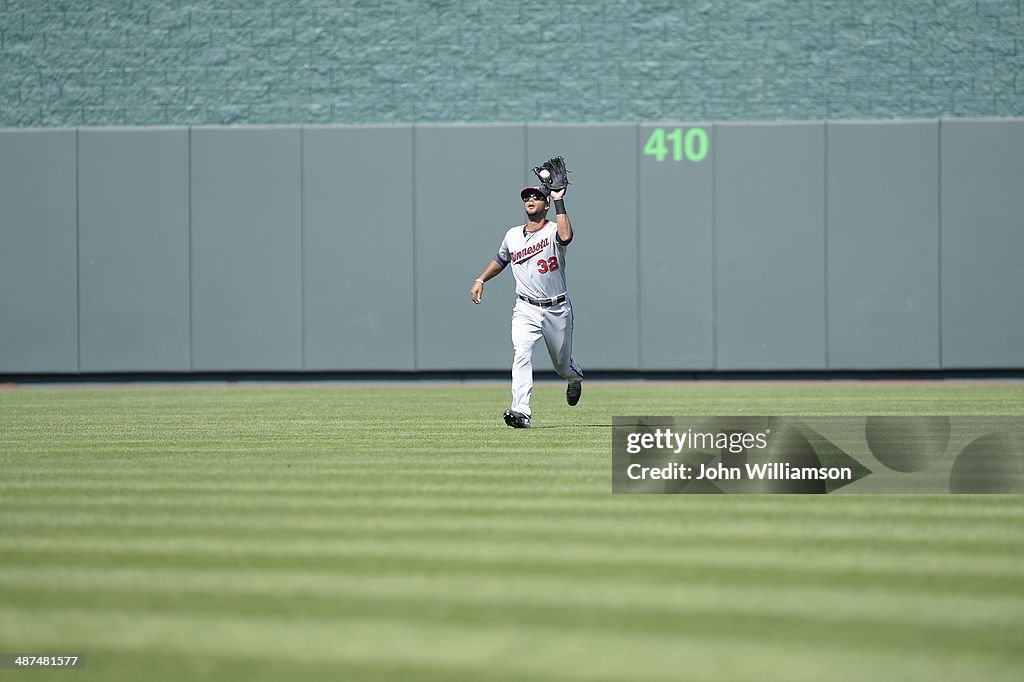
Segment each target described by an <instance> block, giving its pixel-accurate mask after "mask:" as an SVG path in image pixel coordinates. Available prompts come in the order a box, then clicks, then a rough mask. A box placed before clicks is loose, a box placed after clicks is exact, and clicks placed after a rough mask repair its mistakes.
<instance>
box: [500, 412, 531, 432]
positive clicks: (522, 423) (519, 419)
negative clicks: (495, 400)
mask: <svg viewBox="0 0 1024 682" xmlns="http://www.w3.org/2000/svg"><path fill="white" fill-rule="evenodd" d="M505 423H506V424H508V425H509V426H511V427H512V428H513V429H528V428H530V418H529V417H527V416H526V415H525V414H520V413H518V412H513V411H512V410H505Z"/></svg>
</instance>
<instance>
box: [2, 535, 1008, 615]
mask: <svg viewBox="0 0 1024 682" xmlns="http://www.w3.org/2000/svg"><path fill="white" fill-rule="evenodd" d="M12 544H14V543H12ZM4 552H5V562H6V564H5V566H6V567H7V568H8V569H10V570H12V571H15V572H14V573H7V574H5V575H7V576H8V582H9V584H10V585H11V586H17V584H18V582H17V575H18V574H17V571H23V572H24V574H25V575H26V576H27V577H30V578H31V577H34V573H33V572H34V571H35V570H36V569H38V568H40V567H46V566H49V565H52V564H54V563H56V562H57V561H58V560H59V557H60V556H64V557H66V560H67V561H71V562H73V563H74V565H76V566H80V567H82V568H90V569H93V570H100V569H108V568H117V567H125V566H138V567H147V566H158V567H163V568H168V567H177V568H182V569H197V568H213V569H217V568H222V567H231V566H238V567H241V568H243V569H247V570H248V569H253V568H264V569H268V570H269V569H273V570H287V569H290V568H293V567H296V568H297V567H313V566H316V567H322V568H325V569H330V570H333V571H337V574H338V575H339V576H343V575H350V574H352V573H362V572H366V571H368V570H369V571H372V570H373V569H374V568H375V567H379V568H380V570H382V571H385V570H387V571H394V570H402V571H406V570H408V571H413V572H415V573H417V574H428V573H429V574H431V575H451V576H455V575H462V576H467V575H472V574H474V573H485V574H488V575H501V574H503V573H507V572H512V571H514V572H515V573H516V574H518V575H531V576H538V577H539V576H545V575H575V576H577V577H578V578H579V579H580V580H592V581H600V580H604V579H614V578H615V577H616V575H618V574H619V573H622V572H626V573H627V574H628V575H629V576H630V577H631V578H632V579H641V578H642V579H643V580H645V581H649V582H662V581H664V582H673V581H675V580H677V579H687V580H691V581H698V582H703V580H704V578H703V576H707V575H709V574H714V575H716V576H719V577H721V578H722V579H730V580H733V581H736V582H742V581H746V580H753V581H759V582H763V583H764V584H766V585H773V586H776V587H793V586H802V585H835V586H837V587H838V586H842V585H858V586H873V587H876V588H878V589H887V590H892V591H895V592H899V591H925V592H927V591H932V590H934V589H936V588H937V587H939V586H944V589H945V590H946V592H947V594H951V593H955V594H974V595H993V594H994V595H1003V596H1004V597H1005V598H1007V599H1010V598H1013V597H1014V596H1024V582H1022V579H1021V577H1020V570H1019V562H1018V561H1016V560H1015V559H1014V558H1012V557H1005V556H1004V557H992V556H984V555H983V556H980V557H978V556H973V555H972V556H969V557H963V556H953V557H950V558H948V559H944V560H942V561H937V560H934V559H931V560H929V559H928V558H927V555H926V553H924V552H917V553H913V552H907V553H901V554H895V555H891V554H885V553H879V552H877V551H872V548H870V547H854V548H847V549H845V550H834V551H833V550H830V548H813V547H812V548H804V549H802V550H801V549H774V548H773V549H759V550H757V551H753V550H750V549H745V548H743V547H724V546H708V547H700V548H695V549H681V550H680V549H677V550H674V551H663V552H658V551H657V548H643V549H631V548H623V547H616V548H615V552H614V554H609V553H600V552H595V551H593V550H588V549H586V548H585V547H583V546H582V545H577V546H572V545H570V546H565V545H564V544H556V543H555V542H551V543H548V544H540V543H533V544H518V545H501V546H488V545H486V544H484V543H483V542H477V543H476V545H475V546H474V545H470V544H469V543H466V542H452V541H450V540H447V541H441V540H435V541H433V542H429V543H428V542H419V543H417V541H416V540H412V539H403V540H394V539H391V540H387V541H379V542H362V543H352V542H346V543H322V546H320V545H311V544H308V543H307V544H299V543H294V544H293V545H289V544H287V543H281V542H278V543H276V546H275V547H274V548H273V549H268V548H266V547H260V546H257V545H256V543H254V542H251V543H240V542H237V541H235V542H231V541H207V542H201V541H195V540H192V541H185V542H173V541H171V542H163V543H161V542H153V543H150V544H143V543H140V542H136V543H133V544H132V545H131V546H130V547H126V546H124V545H123V543H120V544H119V543H118V542H116V541H106V542H104V541H94V542H92V543H91V544H87V543H80V544H76V543H74V542H71V541H65V542H57V543H52V544H46V543H44V542H35V543H34V542H31V541H24V542H21V543H17V544H16V545H15V546H13V547H11V546H5V547H4ZM915 560H916V564H914V562H915ZM744 561H747V562H750V563H742V562H744ZM911 564H913V568H908V565H911ZM1021 615H1022V616H1024V612H1022V613H1021Z"/></svg>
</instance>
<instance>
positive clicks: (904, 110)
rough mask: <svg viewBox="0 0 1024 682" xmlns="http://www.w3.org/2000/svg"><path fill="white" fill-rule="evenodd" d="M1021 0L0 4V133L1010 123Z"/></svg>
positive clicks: (1017, 99) (1015, 101)
mask: <svg viewBox="0 0 1024 682" xmlns="http://www.w3.org/2000/svg"><path fill="white" fill-rule="evenodd" d="M1021 5H1022V3H1021V0H741V1H737V2H726V1H724V0H717V1H710V0H595V1H587V2H583V1H581V0H568V1H566V2H561V3H556V4H555V5H552V4H551V3H548V2H542V1H539V0H521V1H520V2H492V1H491V0H461V1H449V2H445V1H442V0H432V1H431V0H334V1H329V0H292V1H290V2H281V1H280V0H237V1H234V2H228V1H227V0H207V1H205V2H189V1H188V0H150V1H147V2H141V1H139V0H75V1H74V2H72V1H71V0H0V93H2V96H0V127H27V126H46V127H50V126H52V127H65V126H80V125H86V126H106V125H155V124H171V125H208V124H240V123H251V124H266V123H379V122H421V123H422V122H545V121H548V122H596V121H630V122H632V121H645V120H648V121H650V120H662V119H673V120H750V119H760V120H778V119H822V118H827V119H843V118H846V119H851V118H852V119H888V118H903V117H912V118H920V117H940V116H949V117H968V116H974V117H977V116H996V117H1002V116H1021V115H1024V75H1022V71H1024V69H1022V66H1024V18H1022V7H1021Z"/></svg>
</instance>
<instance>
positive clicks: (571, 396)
mask: <svg viewBox="0 0 1024 682" xmlns="http://www.w3.org/2000/svg"><path fill="white" fill-rule="evenodd" d="M581 395H583V382H582V381H570V382H569V385H568V386H566V388H565V402H567V403H569V404H570V405H572V406H574V407H575V405H576V403H578V402H579V401H580V396H581Z"/></svg>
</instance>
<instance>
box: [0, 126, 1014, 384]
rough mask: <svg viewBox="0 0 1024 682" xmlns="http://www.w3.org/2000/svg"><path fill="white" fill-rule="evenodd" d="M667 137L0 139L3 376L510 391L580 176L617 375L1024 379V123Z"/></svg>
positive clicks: (584, 287) (579, 251) (387, 130)
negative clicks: (136, 375) (906, 374)
mask: <svg viewBox="0 0 1024 682" xmlns="http://www.w3.org/2000/svg"><path fill="white" fill-rule="evenodd" d="M677 125H678V127H679V128H680V129H682V130H687V129H689V128H690V127H691V125H690V124H671V125H665V126H663V127H665V128H667V129H672V128H674V127H676V126H677ZM653 127H654V126H653V125H647V124H645V125H642V126H637V125H631V124H620V125H580V126H559V125H537V126H528V127H527V126H522V125H493V126H488V125H483V126H456V125H453V126H443V125H435V126H414V127H410V126H374V127H345V126H337V127H335V126H324V127H309V128H298V127H266V128H198V129H191V130H189V129H180V128H179V129H154V128H149V129H82V130H79V131H73V130H6V131H0V372H3V373H48V372H49V373H57V372H61V373H74V372H79V371H82V372H107V371H110V372H116V371H124V372H132V371H188V370H196V371H244V370H256V371H263V370H266V371H274V370H303V369H306V370H312V371H315V370H370V371H374V370H379V371H410V370H453V371H463V370H466V371H471V370H478V369H481V370H501V371H506V370H507V369H508V367H509V365H510V363H511V356H512V352H511V341H510V338H509V321H510V313H511V308H512V306H513V304H514V297H513V281H512V278H511V276H510V275H509V274H508V273H504V274H502V275H501V276H500V277H498V278H496V279H495V280H492V281H491V282H490V283H488V285H487V287H486V290H485V295H484V304H483V305H481V306H474V305H472V304H471V303H470V302H469V300H468V292H469V288H470V285H471V284H472V280H473V278H474V277H475V276H476V275H477V274H478V273H479V272H480V271H481V269H482V268H483V267H484V265H485V264H486V263H487V262H488V261H489V260H490V259H491V257H492V256H493V255H494V253H495V251H496V249H497V247H498V244H499V242H500V240H501V238H502V235H503V234H504V232H505V230H506V229H507V228H508V227H510V226H512V225H516V224H521V222H522V221H523V209H522V202H521V201H520V200H519V197H518V192H519V189H520V188H521V187H522V186H523V185H524V184H526V183H533V182H534V178H533V176H532V174H531V173H530V172H529V166H530V165H532V164H533V163H537V162H538V161H541V160H543V159H544V158H547V157H548V156H551V155H553V154H564V155H565V156H566V157H567V158H568V159H569V163H570V167H571V168H572V169H573V171H574V172H573V174H572V176H571V177H572V179H573V180H575V181H576V183H577V184H576V186H574V187H573V188H571V190H570V192H569V194H568V197H567V205H568V207H569V210H570V214H571V216H572V218H573V221H574V224H575V226H576V230H577V238H576V241H575V242H574V244H573V245H572V246H571V247H570V249H569V252H568V256H567V260H568V262H567V265H566V267H567V268H568V277H569V285H570V290H571V292H572V295H573V299H574V302H575V304H576V313H577V316H576V323H577V338H576V355H577V357H578V358H579V360H580V361H581V363H582V364H583V366H584V367H585V368H587V369H622V370H632V369H650V370H700V369H718V370H772V369H778V370H786V369H793V370H799V369H826V368H827V369H836V370H844V369H867V370H872V369H933V368H937V367H941V368H949V369H959V368H984V367H1003V368H1015V367H1024V316H1022V315H1021V314H1020V312H1019V311H1020V303H1019V302H1020V300H1022V298H1024V270H1022V269H1021V268H1020V267H1019V265H1018V262H1017V261H1018V260H1019V257H1020V254H1021V253H1024V229H1022V228H1024V219H1022V218H1021V216H1022V215H1024V196H1022V192H1021V189H1020V188H1021V187H1022V186H1024V121H1022V120H984V121H981V120H955V121H942V122H938V121H923V122H884V123H882V122H878V123H863V122H862V123H843V122H835V123H828V124H827V125H826V124H824V123H798V124H790V123H772V124H756V123H752V124H733V123H729V124H715V125H714V126H709V125H704V126H702V127H704V128H705V130H707V131H708V132H709V134H710V135H711V145H710V146H711V155H710V156H709V157H707V158H706V159H704V160H703V161H701V162H700V163H693V162H690V161H687V160H681V161H679V162H676V161H673V160H671V159H666V160H665V161H662V162H657V161H655V160H654V159H652V158H651V157H650V156H648V155H645V154H644V153H643V143H644V141H645V140H646V139H647V136H648V135H649V134H650V131H651V130H652V129H653ZM826 131H827V132H826ZM453 168H472V169H474V170H473V172H472V173H471V174H470V175H469V176H467V177H462V178H455V177H454V176H453V174H452V169H453ZM371 178H372V179H371ZM940 313H941V314H940ZM536 359H537V367H538V368H539V369H546V368H549V367H550V362H549V361H548V359H547V357H546V353H545V351H544V349H543V348H542V347H538V354H537V358H536Z"/></svg>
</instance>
